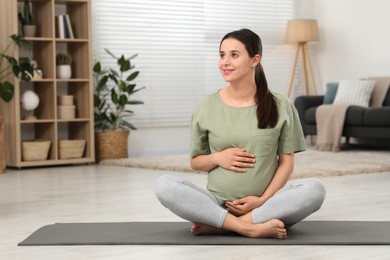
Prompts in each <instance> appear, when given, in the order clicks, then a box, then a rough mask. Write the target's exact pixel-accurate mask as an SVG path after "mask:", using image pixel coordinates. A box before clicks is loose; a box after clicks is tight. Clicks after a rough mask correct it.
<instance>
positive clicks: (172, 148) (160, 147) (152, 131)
mask: <svg viewBox="0 0 390 260" xmlns="http://www.w3.org/2000/svg"><path fill="white" fill-rule="evenodd" d="M189 147H190V130H189V127H157V128H139V129H138V130H136V131H130V135H129V143H128V148H129V157H147V156H158V155H172V154H188V153H189Z"/></svg>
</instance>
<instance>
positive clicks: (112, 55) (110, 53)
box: [104, 49, 118, 60]
mask: <svg viewBox="0 0 390 260" xmlns="http://www.w3.org/2000/svg"><path fill="white" fill-rule="evenodd" d="M104 50H105V51H106V52H107V53H108V54H109V55H110V56H111V57H113V58H114V59H116V60H117V59H118V58H117V57H115V55H114V54H112V52H110V51H109V50H108V49H104Z"/></svg>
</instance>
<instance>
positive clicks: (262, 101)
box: [255, 63, 278, 128]
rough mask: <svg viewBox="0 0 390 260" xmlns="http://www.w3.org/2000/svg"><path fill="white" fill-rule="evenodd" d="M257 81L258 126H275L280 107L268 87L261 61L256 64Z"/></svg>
mask: <svg viewBox="0 0 390 260" xmlns="http://www.w3.org/2000/svg"><path fill="white" fill-rule="evenodd" d="M255 81H256V87H257V91H256V95H255V102H256V104H257V110H256V115H257V127H258V128H267V127H270V128H273V127H275V126H276V123H277V122H278V108H277V106H276V100H275V97H274V95H272V93H271V92H270V91H269V89H268V83H267V79H266V77H265V73H264V69H263V66H262V65H261V63H259V64H258V65H257V66H256V71H255Z"/></svg>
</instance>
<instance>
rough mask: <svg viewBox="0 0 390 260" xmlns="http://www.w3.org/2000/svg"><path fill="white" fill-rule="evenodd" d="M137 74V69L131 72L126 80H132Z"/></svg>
mask: <svg viewBox="0 0 390 260" xmlns="http://www.w3.org/2000/svg"><path fill="white" fill-rule="evenodd" d="M138 74H139V71H135V72H133V73H131V75H130V76H128V77H127V79H126V80H127V81H132V80H134V79H135V78H136V77H138Z"/></svg>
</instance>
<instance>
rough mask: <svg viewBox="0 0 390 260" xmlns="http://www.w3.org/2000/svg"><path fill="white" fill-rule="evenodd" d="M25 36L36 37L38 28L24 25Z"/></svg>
mask: <svg viewBox="0 0 390 260" xmlns="http://www.w3.org/2000/svg"><path fill="white" fill-rule="evenodd" d="M22 29H23V36H24V37H34V36H35V31H36V26H35V25H23V27H22Z"/></svg>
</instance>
